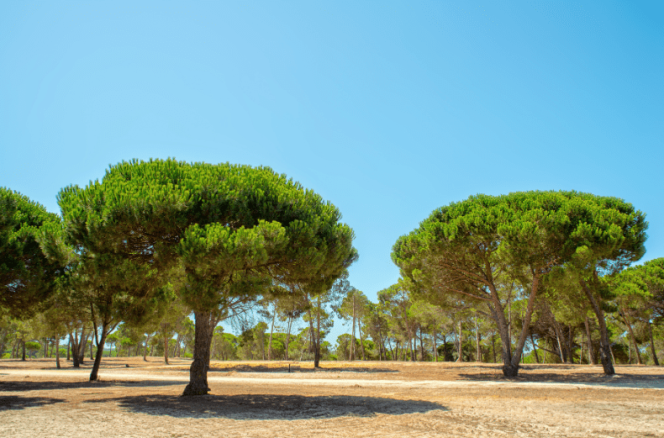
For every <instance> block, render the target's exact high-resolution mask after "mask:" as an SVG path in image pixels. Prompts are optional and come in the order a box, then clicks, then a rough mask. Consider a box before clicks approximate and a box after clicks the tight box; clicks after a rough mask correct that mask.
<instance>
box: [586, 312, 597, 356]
mask: <svg viewBox="0 0 664 438" xmlns="http://www.w3.org/2000/svg"><path fill="white" fill-rule="evenodd" d="M584 322H585V325H586V338H587V339H588V363H591V364H593V365H597V361H596V360H595V352H594V351H593V339H592V335H591V331H590V321H589V320H588V316H586V320H585V321H584Z"/></svg>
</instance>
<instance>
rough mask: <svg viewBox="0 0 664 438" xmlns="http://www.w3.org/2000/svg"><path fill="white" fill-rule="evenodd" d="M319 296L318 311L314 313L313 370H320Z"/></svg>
mask: <svg viewBox="0 0 664 438" xmlns="http://www.w3.org/2000/svg"><path fill="white" fill-rule="evenodd" d="M321 311H322V309H321V302H320V296H319V297H318V311H317V312H316V339H315V341H314V348H315V351H314V368H320V313H321Z"/></svg>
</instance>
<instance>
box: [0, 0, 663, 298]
mask: <svg viewBox="0 0 664 438" xmlns="http://www.w3.org/2000/svg"><path fill="white" fill-rule="evenodd" d="M662 23H664V3H663V2H659V1H653V2H645V1H643V2H638V1H637V2H617V1H595V2H593V1H587V2H582V3H581V2H547V1H523V2H518V1H515V2H509V3H508V2H495V1H488V2H481V1H473V2H448V1H436V2H426V1H421V2H405V1H404V2H387V1H381V2H370V1H366V2H349V1H346V2H344V1H339V2H238V1H233V2H230V1H228V2H222V1H212V2H177V3H176V2H165V1H159V2H149V1H142V2H122V1H115V2H69V1H58V2H45V1H43V2H38V1H34V2H2V3H1V4H0V185H1V186H7V187H10V188H12V189H15V190H18V191H20V192H22V193H23V194H25V195H27V196H29V197H31V198H32V199H34V200H36V201H38V202H41V203H42V204H44V205H45V206H46V207H47V208H48V209H49V210H51V211H56V212H57V211H58V207H57V204H56V201H55V196H56V194H57V192H58V190H59V189H60V188H62V187H64V186H66V185H69V184H79V185H85V184H87V183H88V181H90V180H92V179H96V178H101V177H102V176H103V173H104V170H105V169H106V167H107V166H108V165H109V164H112V163H117V162H119V161H121V160H127V159H131V158H141V159H149V158H151V157H155V158H157V157H159V158H166V157H175V158H177V159H179V160H185V161H206V162H212V163H216V162H226V161H228V162H232V163H243V164H250V165H267V166H270V167H272V168H274V169H275V170H277V171H278V172H282V173H286V174H287V175H288V176H290V177H292V178H294V179H295V180H297V181H300V182H301V183H302V184H303V185H304V186H305V187H308V188H311V189H313V190H315V191H316V192H318V193H320V194H321V195H322V196H323V197H325V198H326V199H329V200H330V201H331V202H333V203H334V204H335V205H336V206H338V207H339V208H340V210H341V211H342V213H343V215H344V221H345V222H347V223H348V224H349V225H350V226H351V227H353V229H354V230H355V233H356V236H357V238H356V241H355V245H356V247H357V248H358V250H359V253H360V259H359V261H358V262H357V263H356V264H355V265H354V266H353V267H352V269H351V281H352V283H353V284H354V285H355V286H356V287H358V288H359V289H361V290H363V291H364V292H365V293H367V295H368V296H369V297H370V298H372V299H374V298H375V293H376V292H377V291H378V290H380V289H382V288H385V287H387V286H389V285H390V284H392V283H394V282H395V281H396V279H397V277H398V271H397V269H396V268H395V267H394V266H393V265H392V263H391V261H390V250H391V246H392V244H393V243H394V241H395V240H396V239H397V237H399V236H400V235H402V234H405V233H407V232H409V231H410V230H412V229H413V228H415V227H416V226H417V225H418V224H419V222H420V221H421V220H423V219H424V218H425V217H426V216H428V215H429V213H430V212H431V211H432V210H433V209H435V208H437V207H440V206H442V205H445V204H448V203H450V202H453V201H459V200H462V199H465V198H467V197H468V196H470V195H473V194H477V193H488V194H496V195H497V194H502V193H509V192H512V191H521V190H535V189H537V190H550V189H555V190H558V189H565V190H569V189H574V190H579V191H584V192H591V193H595V194H598V195H610V196H617V197H621V198H624V199H626V200H627V201H629V202H631V203H633V204H634V205H635V206H636V208H638V209H640V210H642V211H644V212H646V213H647V215H648V220H649V222H650V229H649V233H648V234H649V236H650V237H649V239H648V242H647V250H648V252H647V254H646V256H645V258H644V260H649V259H652V258H657V257H662V256H664V202H663V201H664V199H663V198H664V197H663V196H662V181H663V176H662V173H663V164H664V80H663V78H664V25H662Z"/></svg>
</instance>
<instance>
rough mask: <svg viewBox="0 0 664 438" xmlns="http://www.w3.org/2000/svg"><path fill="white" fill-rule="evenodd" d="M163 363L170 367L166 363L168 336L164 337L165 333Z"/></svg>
mask: <svg viewBox="0 0 664 438" xmlns="http://www.w3.org/2000/svg"><path fill="white" fill-rule="evenodd" d="M164 363H165V364H166V365H170V364H169V363H168V336H166V333H164Z"/></svg>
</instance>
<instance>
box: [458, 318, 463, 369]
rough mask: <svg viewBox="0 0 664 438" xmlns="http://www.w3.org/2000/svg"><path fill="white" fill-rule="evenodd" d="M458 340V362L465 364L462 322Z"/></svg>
mask: <svg viewBox="0 0 664 438" xmlns="http://www.w3.org/2000/svg"><path fill="white" fill-rule="evenodd" d="M457 340H458V342H459V350H458V352H457V353H458V354H459V357H458V358H457V362H463V329H462V328H461V320H459V331H458V333H457Z"/></svg>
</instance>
